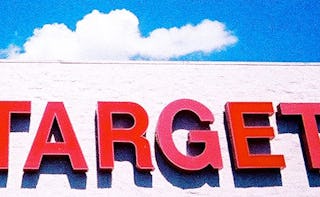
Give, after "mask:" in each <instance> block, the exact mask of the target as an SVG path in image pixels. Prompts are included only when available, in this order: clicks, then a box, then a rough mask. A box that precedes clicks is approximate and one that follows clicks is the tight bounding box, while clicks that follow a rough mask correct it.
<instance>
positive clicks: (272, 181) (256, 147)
mask: <svg viewBox="0 0 320 197" xmlns="http://www.w3.org/2000/svg"><path fill="white" fill-rule="evenodd" d="M244 124H245V125H246V126H269V125H270V123H269V119H268V116H267V115H259V114H257V115H250V114H246V115H244ZM224 126H225V132H226V136H227V142H228V149H229V153H230V162H231V167H232V174H233V180H234V184H235V187H239V188H248V187H270V186H282V180H281V173H280V170H279V169H236V168H235V163H234V159H233V156H234V152H233V149H232V144H231V141H230V137H229V136H230V130H229V126H228V124H227V119H226V114H225V113H224ZM248 146H249V151H250V153H253V154H261V153H270V152H271V149H270V143H269V140H268V139H249V140H248Z"/></svg>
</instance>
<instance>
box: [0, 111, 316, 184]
mask: <svg viewBox="0 0 320 197" xmlns="http://www.w3.org/2000/svg"><path fill="white" fill-rule="evenodd" d="M113 118H114V120H113V121H114V122H113V124H114V127H120V128H125V127H131V126H132V125H133V123H134V120H133V119H132V117H130V116H128V115H115V116H114V117H113ZM276 119H277V121H276V122H277V127H278V130H279V135H281V134H284V133H292V134H297V135H299V137H300V142H301V146H302V148H303V154H304V155H303V156H304V160H305V164H306V166H305V167H306V171H307V176H308V181H309V186H310V187H320V173H319V171H312V170H309V169H308V167H307V156H306V155H305V152H306V147H305V146H304V143H303V140H302V137H301V134H302V133H303V132H304V131H303V126H302V120H301V117H299V116H281V115H279V114H278V113H277V114H276ZM316 119H317V123H318V128H320V117H319V116H318V117H316ZM245 124H246V125H260V126H261V125H269V121H268V117H267V116H245ZM95 125H96V124H95ZM224 125H225V131H226V134H227V136H228V135H229V129H228V126H227V124H226V118H224ZM29 126H30V115H24V114H12V116H11V128H10V129H11V132H28V131H29ZM178 129H187V130H191V129H201V130H205V129H209V126H208V125H204V124H201V123H200V122H199V119H198V117H197V116H195V114H193V113H192V112H187V111H183V112H180V113H178V114H177V115H176V117H175V119H174V124H173V130H178ZM96 132H97V128H96ZM177 132H178V131H177ZM219 132H221V131H219ZM51 137H54V138H55V141H62V136H61V133H60V129H59V126H58V124H57V122H56V121H55V122H54V124H53V126H52V130H51ZM248 143H249V149H250V152H252V153H256V154H259V153H270V144H269V142H268V141H267V140H250V141H249V142H248ZM228 146H229V147H228V148H229V151H230V161H231V164H232V173H233V179H234V184H235V187H240V188H246V187H272V186H282V180H281V174H280V171H279V170H235V166H234V161H233V157H232V154H233V153H232V148H231V144H230V140H229V138H228ZM203 148H204V146H203V144H198V145H194V146H190V147H187V152H188V153H189V154H190V155H197V154H199V153H201V152H202V151H203ZM154 150H155V157H156V161H157V163H156V164H154V165H155V168H156V170H157V168H158V169H159V170H160V172H161V173H162V175H163V176H164V177H165V178H166V180H167V181H168V182H170V183H171V184H172V185H174V186H176V187H180V188H183V189H187V188H198V187H201V186H202V185H204V184H206V183H207V184H208V185H210V186H211V187H219V186H220V184H219V173H218V171H217V170H213V169H212V168H210V167H207V168H205V169H203V170H201V171H197V172H194V173H189V172H185V171H181V170H179V169H176V168H175V167H174V166H173V165H172V164H171V163H170V162H169V161H167V159H166V158H165V156H164V155H163V153H162V152H161V150H160V148H159V147H158V145H157V143H155V147H154ZM222 154H223V153H222ZM115 160H116V161H129V162H130V163H132V165H133V167H132V168H133V171H134V183H135V185H136V186H138V187H147V188H151V187H152V186H153V180H152V175H151V173H150V172H145V171H139V170H137V169H136V168H135V167H134V166H135V149H134V146H133V145H131V144H122V143H118V144H116V145H115ZM156 165H157V166H156ZM115 168H116V166H115ZM41 174H62V175H66V176H67V177H68V181H69V184H70V187H71V188H74V189H85V188H86V184H87V177H86V174H85V173H76V172H74V171H73V170H72V168H71V164H70V161H69V158H68V157H63V156H62V157H61V156H60V157H57V156H56V157H53V156H50V157H47V156H45V157H44V158H43V159H42V162H41V166H40V169H39V170H38V171H37V172H27V173H24V175H23V178H22V184H21V187H22V188H36V187H37V185H38V181H39V178H40V175H41ZM7 180H8V172H7V171H0V188H5V187H6V186H7ZM97 187H98V188H111V187H112V173H111V172H108V171H98V172H97Z"/></svg>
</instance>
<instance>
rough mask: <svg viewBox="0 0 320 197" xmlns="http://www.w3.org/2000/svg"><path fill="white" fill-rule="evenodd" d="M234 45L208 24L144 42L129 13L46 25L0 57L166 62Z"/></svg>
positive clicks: (160, 32)
mask: <svg viewBox="0 0 320 197" xmlns="http://www.w3.org/2000/svg"><path fill="white" fill-rule="evenodd" d="M237 40H238V39H237V37H236V36H234V35H233V34H232V32H230V31H228V30H227V29H226V27H225V25H224V24H223V23H221V22H218V21H211V20H208V19H205V20H203V21H202V22H201V23H199V24H197V25H190V24H187V25H184V26H182V27H173V28H170V29H165V28H159V29H155V30H154V31H152V32H150V34H149V35H148V36H146V37H144V36H141V33H140V30H139V20H138V18H137V17H136V16H135V15H134V14H133V13H131V12H130V11H127V10H114V11H111V12H110V13H108V14H104V13H101V12H99V11H97V10H94V11H92V12H91V13H89V14H87V15H86V16H84V18H83V19H81V20H80V21H78V22H77V24H76V29H75V30H74V31H72V30H70V29H69V28H68V27H67V26H66V25H64V24H57V23H55V24H47V25H44V26H43V27H42V28H37V29H35V30H34V33H33V35H32V36H31V37H30V38H28V40H27V41H26V42H25V43H24V45H23V48H18V47H16V46H10V47H9V48H8V49H5V50H2V53H5V55H6V56H7V58H8V59H20V60H130V59H134V58H141V59H150V60H169V59H170V58H178V57H180V56H184V55H188V54H191V53H194V52H203V53H211V52H215V51H220V50H223V49H225V48H226V47H228V46H230V45H233V44H235V43H236V42H237Z"/></svg>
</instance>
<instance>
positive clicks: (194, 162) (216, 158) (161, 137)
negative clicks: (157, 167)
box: [156, 99, 222, 171]
mask: <svg viewBox="0 0 320 197" xmlns="http://www.w3.org/2000/svg"><path fill="white" fill-rule="evenodd" d="M183 110H188V111H191V112H193V113H195V114H196V115H197V116H198V117H199V119H200V121H201V122H207V123H209V124H210V123H213V121H214V118H213V115H212V113H211V112H210V110H209V109H208V108H206V107H205V106H204V105H202V104H201V103H199V102H197V101H194V100H189V99H181V100H177V101H174V102H172V103H170V104H169V105H168V106H166V107H165V108H164V110H163V111H162V113H161V114H160V117H159V121H158V126H157V131H156V138H157V142H158V144H159V146H160V148H161V150H162V152H163V153H164V155H165V156H166V157H167V158H168V160H169V161H170V162H171V163H172V164H174V165H175V166H176V167H178V168H180V169H183V170H189V171H195V170H201V169H203V168H205V167H207V166H208V165H211V166H212V167H213V168H215V169H221V168H222V159H221V151H220V145H219V138H218V133H217V132H215V131H204V130H191V131H190V132H189V139H188V143H189V144H190V143H205V149H204V151H203V152H202V153H201V154H200V155H197V156H187V155H184V154H182V153H181V152H179V150H178V149H177V148H176V147H175V145H174V142H173V139H172V124H173V119H174V117H175V115H176V114H177V113H178V112H180V111H183Z"/></svg>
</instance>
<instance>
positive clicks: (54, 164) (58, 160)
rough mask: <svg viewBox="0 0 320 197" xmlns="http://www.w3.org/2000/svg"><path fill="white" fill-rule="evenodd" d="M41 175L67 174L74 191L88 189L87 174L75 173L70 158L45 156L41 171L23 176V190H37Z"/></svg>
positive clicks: (26, 173)
mask: <svg viewBox="0 0 320 197" xmlns="http://www.w3.org/2000/svg"><path fill="white" fill-rule="evenodd" d="M41 174H65V175H67V177H68V181H69V184H70V187H71V188H72V189H86V185H87V175H86V173H84V172H74V171H73V170H72V167H71V164H70V161H69V157H68V156H44V157H43V158H42V161H41V166H40V169H39V171H35V172H25V173H24V174H23V178H22V184H21V188H36V187H37V185H38V182H39V178H40V175H41Z"/></svg>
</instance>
